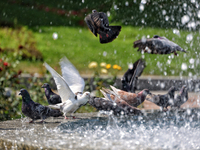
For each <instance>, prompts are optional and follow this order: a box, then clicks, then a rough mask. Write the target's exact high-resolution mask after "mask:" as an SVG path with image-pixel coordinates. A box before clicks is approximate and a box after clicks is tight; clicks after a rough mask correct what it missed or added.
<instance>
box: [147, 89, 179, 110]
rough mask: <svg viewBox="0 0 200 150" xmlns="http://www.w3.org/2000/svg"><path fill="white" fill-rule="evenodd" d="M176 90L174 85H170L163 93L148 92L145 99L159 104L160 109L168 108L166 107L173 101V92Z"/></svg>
mask: <svg viewBox="0 0 200 150" xmlns="http://www.w3.org/2000/svg"><path fill="white" fill-rule="evenodd" d="M175 91H177V88H176V87H175V86H172V87H171V88H170V89H169V90H168V92H167V93H166V94H165V95H160V94H158V95H155V94H148V95H147V96H146V99H145V100H148V101H150V102H153V103H154V104H156V105H158V106H161V108H162V110H164V111H165V110H168V109H167V107H168V106H171V104H172V103H173V101H174V93H175Z"/></svg>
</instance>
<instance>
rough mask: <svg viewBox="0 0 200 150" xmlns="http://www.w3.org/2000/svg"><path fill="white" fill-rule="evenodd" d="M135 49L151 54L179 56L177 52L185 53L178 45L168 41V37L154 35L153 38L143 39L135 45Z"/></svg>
mask: <svg viewBox="0 0 200 150" xmlns="http://www.w3.org/2000/svg"><path fill="white" fill-rule="evenodd" d="M133 45H134V46H133V47H134V48H136V47H138V51H144V52H146V53H151V54H170V53H174V54H175V55H177V53H176V51H181V52H185V53H186V51H185V50H184V49H183V48H181V47H180V46H179V45H178V44H176V43H174V42H172V41H170V40H168V39H167V38H166V37H160V36H158V35H154V37H153V38H149V39H145V38H143V39H141V40H138V41H135V42H134V43H133Z"/></svg>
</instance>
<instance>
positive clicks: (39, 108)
mask: <svg viewBox="0 0 200 150" xmlns="http://www.w3.org/2000/svg"><path fill="white" fill-rule="evenodd" d="M19 95H21V96H22V113H23V114H24V115H25V116H27V117H29V118H31V119H32V120H31V121H30V122H29V123H33V122H34V120H36V119H42V121H41V122H44V120H45V119H46V118H48V117H59V116H62V115H63V114H62V113H61V112H60V111H59V110H56V109H55V110H54V109H51V108H49V107H47V106H43V105H41V104H39V103H36V102H34V101H33V100H32V99H31V97H30V95H29V93H28V91H27V90H25V89H21V90H20V92H19Z"/></svg>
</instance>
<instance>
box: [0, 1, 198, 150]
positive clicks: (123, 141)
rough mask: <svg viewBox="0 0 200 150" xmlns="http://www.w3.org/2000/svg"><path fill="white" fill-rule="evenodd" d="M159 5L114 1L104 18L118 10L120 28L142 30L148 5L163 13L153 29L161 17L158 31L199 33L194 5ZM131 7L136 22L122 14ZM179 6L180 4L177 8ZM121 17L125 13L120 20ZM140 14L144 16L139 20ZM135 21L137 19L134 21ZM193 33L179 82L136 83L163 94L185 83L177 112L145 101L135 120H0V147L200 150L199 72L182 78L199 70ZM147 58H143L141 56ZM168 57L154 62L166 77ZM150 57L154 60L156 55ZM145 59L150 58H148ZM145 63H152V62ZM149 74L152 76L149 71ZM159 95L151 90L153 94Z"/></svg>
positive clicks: (103, 116)
mask: <svg viewBox="0 0 200 150" xmlns="http://www.w3.org/2000/svg"><path fill="white" fill-rule="evenodd" d="M161 2H163V3H164V2H168V1H167V0H164V1H160V2H153V3H152V2H150V1H148V0H141V2H139V3H138V2H136V0H133V1H131V2H129V1H126V2H125V3H124V4H122V3H119V4H118V3H117V2H113V4H112V5H113V6H112V11H111V12H107V14H110V13H113V12H114V11H116V14H117V15H121V16H119V18H121V19H122V20H123V23H124V24H126V25H139V26H141V28H140V30H141V29H142V28H144V26H145V25H147V24H148V23H149V22H150V21H149V18H151V16H150V17H149V16H148V15H149V14H148V11H149V9H150V8H151V9H152V6H155V7H153V9H152V10H153V11H152V12H154V11H155V12H159V11H160V14H158V13H156V15H161V16H159V17H158V18H159V19H157V20H156V21H154V25H156V27H158V26H159V23H160V19H162V18H164V21H163V22H161V27H173V28H174V29H172V30H173V34H174V35H175V36H177V37H180V36H181V34H180V32H179V30H180V29H188V30H189V31H192V30H196V31H197V30H198V28H199V24H200V22H199V18H200V10H199V4H198V1H196V0H191V1H190V2H189V1H184V2H181V1H179V2H177V4H176V5H174V6H171V5H170V6H169V5H167V7H166V8H165V7H164V6H162V5H161V4H160V3H161ZM170 2H171V1H170ZM82 3H84V0H82ZM132 3H133V4H135V5H138V9H139V12H140V13H137V14H135V18H134V16H133V17H131V18H127V17H124V16H130V15H129V14H130V13H132V12H130V11H127V12H123V9H122V8H124V7H128V6H130V5H132ZM179 3H181V4H182V5H180V6H179V5H178V4H179ZM148 6H151V7H148ZM168 7H169V9H168ZM194 8H195V9H194ZM172 9H174V13H177V12H179V10H181V12H182V14H181V15H182V16H179V15H176V16H173V15H172V14H173V12H170V11H171V10H172ZM168 10H169V11H168ZM193 10H195V12H194V11H193ZM123 13H125V14H126V15H124V16H122V14H123ZM133 15H134V14H133ZM141 16H143V17H142V18H141ZM114 17H116V16H114ZM138 18H139V20H140V21H133V20H134V19H138ZM180 18H181V19H180ZM176 22H177V24H176ZM152 26H153V25H152ZM159 27H160V26H159ZM122 32H123V28H122ZM166 34H170V33H167V30H166ZM196 34H197V33H195V35H194V36H193V34H192V33H188V35H187V36H186V43H189V44H188V45H190V48H191V49H194V50H195V53H196V56H193V55H191V59H190V60H188V61H189V62H187V63H185V62H183V63H181V68H182V71H181V73H180V76H179V77H178V79H176V80H172V79H171V78H170V77H165V78H162V79H157V78H156V79H154V78H153V77H150V76H149V77H148V78H141V79H139V81H138V89H144V88H148V89H150V90H160V89H161V90H164V91H161V92H163V93H165V90H166V89H169V87H170V86H171V85H172V84H177V85H178V84H183V83H184V84H188V85H189V89H190V92H189V100H188V102H187V103H185V104H184V105H183V106H182V108H181V109H179V110H175V109H174V110H172V109H171V110H169V111H166V112H163V111H160V109H159V107H158V106H156V105H154V104H152V103H151V102H146V101H145V102H144V105H143V108H141V110H142V112H143V115H138V116H137V115H136V116H124V115H121V116H114V115H113V114H112V112H103V111H100V112H94V113H76V114H75V116H76V118H77V119H68V120H64V118H63V117H58V118H48V119H46V123H39V122H37V121H36V123H34V124H29V123H27V122H28V119H27V118H21V119H16V120H9V121H3V122H0V148H2V149H88V150H89V149H92V150H94V149H96V150H98V149H99V150H102V149H200V142H199V138H200V134H199V132H200V124H199V121H200V109H199V95H198V93H195V92H196V91H197V90H199V80H198V78H197V77H198V76H199V72H196V74H195V75H193V73H192V72H189V74H188V77H186V78H184V77H183V73H184V71H185V70H187V69H191V70H192V69H194V68H195V67H196V68H198V65H199V59H198V57H199V54H198V51H199V48H198V47H196V48H194V46H193V40H194V39H197V40H198V41H199V39H200V38H199V35H196ZM137 36H138V35H137ZM147 36H148V35H147ZM54 38H55V39H57V38H58V35H57V33H54ZM175 38H176V37H175ZM124 39H125V38H124ZM185 55H186V54H185ZM145 56H146V55H143V54H142V58H143V57H145ZM131 57H132V56H131ZM166 57H167V58H168V60H167V62H159V61H158V62H157V64H156V66H157V67H158V69H159V70H160V72H162V74H163V75H164V76H167V69H169V68H170V67H169V66H168V68H167V67H165V66H164V65H165V64H168V65H169V64H170V63H171V61H172V59H174V57H175V56H173V55H169V56H168V55H166ZM154 58H155V60H156V61H157V59H158V57H154ZM147 59H148V60H151V58H147ZM177 62H178V61H177ZM179 64H180V63H179ZM188 64H189V65H188ZM148 65H152V64H151V62H150V61H149V62H148ZM163 66H164V67H163ZM175 69H176V67H175ZM175 69H174V70H172V71H171V75H173V73H174V72H175V71H176V70H175ZM193 72H195V71H193ZM150 74H152V75H153V71H151V72H150ZM166 78H167V79H166ZM183 79H184V80H183ZM161 92H160V91H153V93H156V94H158V93H161Z"/></svg>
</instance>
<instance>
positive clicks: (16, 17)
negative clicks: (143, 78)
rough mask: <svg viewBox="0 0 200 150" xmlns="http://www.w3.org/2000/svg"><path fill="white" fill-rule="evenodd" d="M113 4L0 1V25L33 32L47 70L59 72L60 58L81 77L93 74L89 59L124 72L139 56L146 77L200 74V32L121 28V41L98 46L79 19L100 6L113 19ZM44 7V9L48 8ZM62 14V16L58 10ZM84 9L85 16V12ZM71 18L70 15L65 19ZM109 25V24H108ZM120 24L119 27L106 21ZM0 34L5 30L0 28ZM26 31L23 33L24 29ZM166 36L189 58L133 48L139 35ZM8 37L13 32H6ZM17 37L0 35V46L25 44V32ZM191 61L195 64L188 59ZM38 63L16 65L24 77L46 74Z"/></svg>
mask: <svg viewBox="0 0 200 150" xmlns="http://www.w3.org/2000/svg"><path fill="white" fill-rule="evenodd" d="M112 5H113V4H112V2H111V1H108V2H105V3H102V2H98V3H96V2H95V3H94V2H93V1H92V0H89V1H87V3H80V2H73V3H72V1H69V2H68V1H65V0H62V1H60V2H57V1H51V2H49V1H47V0H45V1H42V2H41V1H39V0H36V1H33V0H30V1H21V0H16V1H6V0H2V1H1V2H0V8H1V10H2V12H3V13H1V14H0V23H2V24H5V25H11V26H14V27H18V26H27V28H28V29H30V30H32V32H33V33H32V34H31V38H29V39H28V41H29V42H30V41H33V42H32V43H34V44H35V45H36V48H37V49H38V50H39V51H40V52H41V53H42V55H43V58H44V61H46V62H47V63H49V64H50V65H51V66H53V67H56V70H57V71H59V64H58V62H59V60H60V58H62V57H63V56H66V57H67V58H68V59H69V60H70V61H71V62H72V63H73V64H74V65H75V66H76V67H77V68H78V70H79V71H80V72H81V73H82V74H91V73H92V71H91V70H90V69H89V68H88V64H89V63H90V62H91V61H96V62H98V63H100V62H106V63H110V64H112V65H114V64H118V65H120V66H121V67H122V70H121V71H120V73H119V74H121V75H122V74H123V73H124V72H125V71H126V70H127V68H128V64H129V63H132V62H135V61H136V60H137V59H139V58H141V57H142V58H144V59H145V60H146V65H147V67H146V68H145V70H144V74H146V75H149V74H150V75H175V76H179V75H184V76H188V75H189V74H190V75H197V76H198V75H199V69H200V68H199V66H198V63H199V60H198V59H199V51H200V49H199V41H200V40H199V33H198V32H189V31H181V30H180V36H178V35H176V34H174V33H173V29H159V28H150V27H132V26H122V30H121V33H120V34H119V37H118V38H117V39H115V40H114V41H113V42H111V43H108V44H100V43H99V39H98V38H96V37H95V36H94V35H93V34H92V33H91V32H90V31H89V30H88V28H87V27H86V24H84V23H83V22H82V24H80V21H83V19H84V16H85V15H86V14H88V13H89V12H91V9H93V8H96V7H97V6H99V9H100V10H101V11H105V10H110V12H111V16H110V17H109V20H112V13H114V12H112V9H111V7H112ZM47 8H48V9H47ZM62 10H63V11H65V15H62V14H60V13H59V12H60V11H62ZM84 10H85V11H86V12H84ZM73 13H75V14H74V15H73ZM68 15H69V16H68ZM112 21H113V20H112ZM110 24H111V25H115V24H116V25H119V24H121V23H113V22H111V23H110ZM0 30H3V29H0ZM25 32H26V31H25ZM54 32H56V33H57V34H58V39H57V40H54V39H53V38H52V35H53V33H54ZM155 34H157V35H160V36H165V37H167V38H168V39H169V40H172V41H174V42H175V43H177V44H179V45H180V46H181V47H183V48H184V49H186V50H187V51H188V53H187V54H185V53H181V52H178V53H179V56H177V57H176V56H174V55H173V54H171V55H152V54H141V53H140V52H137V49H134V48H133V42H134V41H135V40H138V39H141V38H142V37H143V36H149V37H152V36H153V35H155ZM188 34H192V36H193V40H191V41H190V42H187V41H186V37H187V35H188ZM10 35H11V36H12V34H10ZM19 35H20V38H18V33H17V34H16V35H15V36H14V37H10V38H7V36H8V34H7V33H6V32H1V31H0V47H1V48H5V47H6V48H10V47H16V46H19V45H20V44H25V43H26V40H24V39H26V38H27V37H26V36H28V34H25V36H24V37H23V35H21V34H19ZM192 59H194V60H195V61H194V63H192V64H191V63H190V60H192ZM182 63H185V64H187V70H182V69H181V65H182ZM42 64H43V62H41V61H29V60H23V61H22V62H20V65H19V66H18V68H19V69H23V70H24V71H25V72H28V73H35V72H38V73H39V74H42V75H43V74H44V73H45V72H46V70H45V68H44V67H43V66H42Z"/></svg>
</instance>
